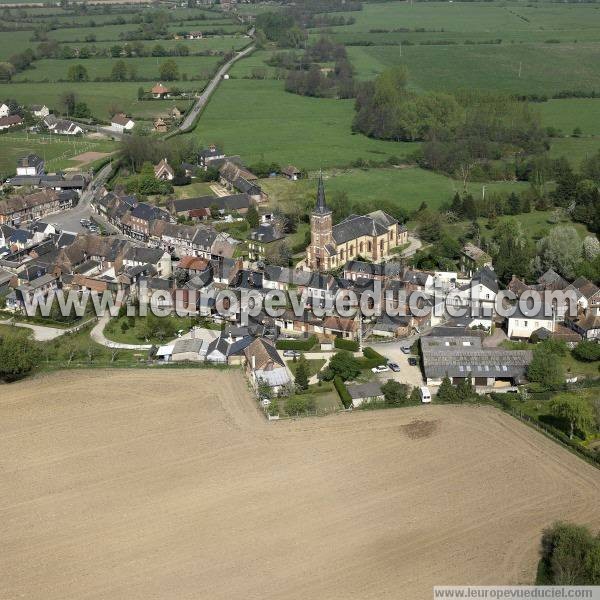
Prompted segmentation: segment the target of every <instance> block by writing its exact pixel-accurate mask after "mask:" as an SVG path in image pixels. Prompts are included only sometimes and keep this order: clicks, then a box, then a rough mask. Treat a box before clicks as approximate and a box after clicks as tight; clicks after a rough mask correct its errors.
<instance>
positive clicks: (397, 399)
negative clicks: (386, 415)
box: [381, 379, 408, 406]
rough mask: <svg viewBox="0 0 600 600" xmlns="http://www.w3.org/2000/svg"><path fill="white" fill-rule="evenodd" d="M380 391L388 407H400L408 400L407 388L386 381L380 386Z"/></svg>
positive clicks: (394, 382) (401, 384)
mask: <svg viewBox="0 0 600 600" xmlns="http://www.w3.org/2000/svg"><path fill="white" fill-rule="evenodd" d="M381 391H382V392H383V395H384V397H385V403H386V404H387V405H389V406H401V405H402V404H406V401H407V400H408V395H407V394H408V386H407V385H404V384H403V383H398V382H397V381H394V380H393V379H388V380H387V381H386V382H385V383H384V384H383V385H382V386H381Z"/></svg>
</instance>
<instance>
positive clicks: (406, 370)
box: [371, 341, 424, 387]
mask: <svg viewBox="0 0 600 600" xmlns="http://www.w3.org/2000/svg"><path fill="white" fill-rule="evenodd" d="M405 344H406V342H401V341H398V342H390V343H387V344H371V347H372V348H373V350H376V351H377V352H379V354H381V355H382V356H385V357H386V358H387V359H388V361H390V362H394V363H396V364H398V365H399V366H400V371H397V372H394V371H392V370H390V371H386V372H385V373H379V374H377V375H376V377H377V378H378V379H379V380H380V381H382V382H385V381H387V380H388V379H393V380H395V381H397V382H398V383H406V384H407V385H410V386H413V387H416V386H421V385H424V383H423V376H422V374H421V369H420V367H419V366H418V365H417V366H414V367H413V366H411V365H409V364H408V359H409V357H410V356H411V355H410V354H404V352H402V346H404V345H405Z"/></svg>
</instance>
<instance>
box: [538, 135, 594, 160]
mask: <svg viewBox="0 0 600 600" xmlns="http://www.w3.org/2000/svg"><path fill="white" fill-rule="evenodd" d="M598 150H600V136H596V137H579V138H576V137H566V138H553V139H552V140H551V145H550V156H551V157H552V158H560V157H562V156H565V157H567V158H568V159H569V161H570V162H571V163H572V164H573V166H574V167H575V168H578V167H579V166H580V165H581V162H582V161H583V160H585V159H586V158H588V157H589V156H592V155H593V154H595V153H596V152H598Z"/></svg>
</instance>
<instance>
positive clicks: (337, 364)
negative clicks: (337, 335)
mask: <svg viewBox="0 0 600 600" xmlns="http://www.w3.org/2000/svg"><path fill="white" fill-rule="evenodd" d="M329 370H330V371H331V372H332V373H333V374H334V375H339V376H340V377H341V379H342V380H343V381H348V380H350V379H354V378H355V377H357V376H358V375H359V374H360V363H359V362H358V361H357V360H356V359H355V358H354V356H352V354H351V353H350V352H347V351H345V350H342V351H340V352H336V353H335V354H334V355H333V356H332V357H331V360H330V361H329Z"/></svg>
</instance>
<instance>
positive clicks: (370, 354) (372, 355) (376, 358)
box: [358, 348, 388, 369]
mask: <svg viewBox="0 0 600 600" xmlns="http://www.w3.org/2000/svg"><path fill="white" fill-rule="evenodd" d="M363 357H364V358H361V359H359V360H358V363H359V365H360V368H361V369H372V368H373V367H378V366H379V365H387V362H388V361H387V358H386V357H385V356H382V355H381V354H379V352H375V350H373V348H365V349H364V350H363Z"/></svg>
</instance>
